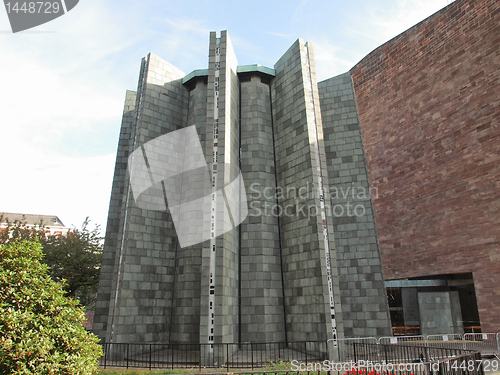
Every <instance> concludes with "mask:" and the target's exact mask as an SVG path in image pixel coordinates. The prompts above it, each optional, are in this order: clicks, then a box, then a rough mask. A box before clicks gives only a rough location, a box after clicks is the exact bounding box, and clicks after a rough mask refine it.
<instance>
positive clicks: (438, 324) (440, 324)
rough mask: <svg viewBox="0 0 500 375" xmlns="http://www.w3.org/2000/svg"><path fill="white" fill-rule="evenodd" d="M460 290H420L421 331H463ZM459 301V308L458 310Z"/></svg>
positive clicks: (436, 332) (437, 332)
mask: <svg viewBox="0 0 500 375" xmlns="http://www.w3.org/2000/svg"><path fill="white" fill-rule="evenodd" d="M458 299H459V297H458V292H456V291H455V292H447V291H443V292H419V293H418V305H419V308H420V321H421V325H420V333H421V334H422V335H439V334H445V333H450V332H451V333H463V327H462V323H461V320H462V319H461V318H462V316H461V313H460V302H459V300H458ZM457 302H458V310H457Z"/></svg>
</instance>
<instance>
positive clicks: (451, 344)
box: [425, 333, 465, 349]
mask: <svg viewBox="0 0 500 375" xmlns="http://www.w3.org/2000/svg"><path fill="white" fill-rule="evenodd" d="M425 342H426V344H427V345H428V346H433V347H437V348H456V349H465V347H464V337H463V335H461V334H460V333H453V334H449V335H428V336H427V337H426V339H425Z"/></svg>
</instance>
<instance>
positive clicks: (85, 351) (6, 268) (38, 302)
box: [0, 241, 102, 375]
mask: <svg viewBox="0 0 500 375" xmlns="http://www.w3.org/2000/svg"><path fill="white" fill-rule="evenodd" d="M42 257H43V253H42V246H41V245H40V243H38V242H32V241H23V242H19V241H13V242H11V243H10V244H6V245H0V332H1V333H2V334H1V337H0V373H1V374H19V375H21V374H23V375H24V374H40V375H45V374H68V375H69V374H73V375H76V374H82V375H86V374H96V373H97V359H98V358H99V357H100V356H101V355H102V351H101V348H100V346H99V345H98V344H97V341H98V339H97V337H95V336H94V335H92V334H89V333H87V332H86V331H85V329H84V328H83V326H82V323H83V322H84V320H85V314H84V312H83V308H82V307H79V306H78V302H77V301H75V300H74V299H71V298H68V297H65V296H64V291H63V290H62V288H61V286H62V285H61V284H60V283H57V282H55V281H53V280H51V278H50V276H49V273H48V267H47V265H45V264H43V263H41V260H42Z"/></svg>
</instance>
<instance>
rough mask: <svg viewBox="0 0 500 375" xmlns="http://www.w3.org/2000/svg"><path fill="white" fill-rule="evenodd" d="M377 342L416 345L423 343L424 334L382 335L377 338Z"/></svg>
mask: <svg viewBox="0 0 500 375" xmlns="http://www.w3.org/2000/svg"><path fill="white" fill-rule="evenodd" d="M378 343H379V344H383V345H384V344H391V345H394V344H405V345H406V344H410V345H413V344H416V345H424V344H425V337H424V336H396V337H392V336H384V337H381V338H379V339H378Z"/></svg>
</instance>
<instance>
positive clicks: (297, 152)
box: [272, 40, 340, 341]
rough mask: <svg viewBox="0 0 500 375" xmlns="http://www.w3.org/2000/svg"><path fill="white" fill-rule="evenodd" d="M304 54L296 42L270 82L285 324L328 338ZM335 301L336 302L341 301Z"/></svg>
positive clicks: (294, 334) (294, 333)
mask: <svg viewBox="0 0 500 375" xmlns="http://www.w3.org/2000/svg"><path fill="white" fill-rule="evenodd" d="M306 53H307V51H306V50H305V45H304V43H303V42H302V41H301V40H298V41H297V42H295V43H294V44H293V45H292V47H291V48H290V49H289V50H288V51H287V52H286V53H285V54H284V55H283V56H282V57H281V59H280V60H279V61H278V62H277V63H276V64H275V66H274V68H275V70H276V78H275V80H274V81H273V83H272V98H273V99H272V103H273V104H272V105H273V118H274V130H275V147H276V168H277V171H276V173H277V177H278V186H279V187H280V188H281V189H284V192H285V193H284V194H283V195H282V196H281V197H280V199H279V204H280V206H281V207H282V209H283V211H284V214H283V215H282V220H281V223H280V224H281V238H282V246H283V265H284V266H283V268H284V283H285V306H286V319H287V321H286V324H287V327H286V329H287V335H288V340H290V341H301V340H326V339H327V338H331V334H330V335H329V332H331V328H330V329H329V317H330V314H329V312H328V309H327V308H326V307H327V306H328V304H327V301H328V295H329V292H328V287H327V286H326V275H325V261H324V255H323V254H324V251H325V250H324V241H323V232H322V223H321V217H320V216H318V210H319V207H320V202H319V196H318V195H317V186H318V181H317V174H316V170H315V168H316V166H317V163H318V162H319V160H317V159H316V155H315V152H314V145H313V143H314V142H315V140H314V139H311V137H310V134H311V129H310V127H311V126H314V124H312V123H310V122H308V116H311V113H310V112H311V111H313V110H314V109H313V108H310V107H308V103H307V98H306V92H305V90H306V88H305V84H304V75H305V74H309V72H307V71H306V61H305V60H306V58H307V56H306ZM314 78H315V77H314ZM314 85H316V82H315V81H314V82H313V86H314ZM317 120H318V121H321V120H320V119H317ZM318 125H319V126H318V127H320V126H321V124H318ZM325 172H326V171H325ZM303 190H304V191H305V192H304V193H303V194H301V192H302V191H303ZM285 210H286V211H285ZM331 248H332V249H333V248H334V247H331ZM333 259H335V258H333ZM335 267H336V265H334V266H333V268H335ZM336 291H337V292H338V287H337V288H336ZM337 297H338V295H337ZM325 299H326V300H325ZM337 302H338V303H337V305H340V300H338V301H337ZM325 305H326V306H325ZM337 321H340V317H339V316H337ZM330 327H331V325H330Z"/></svg>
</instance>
